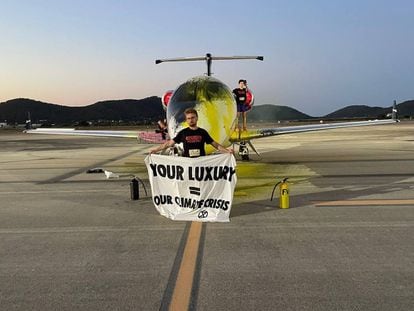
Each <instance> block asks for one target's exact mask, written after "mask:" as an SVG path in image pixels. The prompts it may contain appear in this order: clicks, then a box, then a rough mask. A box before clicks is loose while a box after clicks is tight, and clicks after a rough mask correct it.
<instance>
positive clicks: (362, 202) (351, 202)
mask: <svg viewBox="0 0 414 311" xmlns="http://www.w3.org/2000/svg"><path fill="white" fill-rule="evenodd" d="M314 204H315V206H373V205H380V206H381V205H414V199H394V200H393V199H389V200H378V199H376V200H370V199H367V200H339V201H323V202H322V201H318V202H314Z"/></svg>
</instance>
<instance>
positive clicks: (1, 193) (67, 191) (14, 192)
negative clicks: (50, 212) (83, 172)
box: [0, 189, 126, 195]
mask: <svg viewBox="0 0 414 311" xmlns="http://www.w3.org/2000/svg"><path fill="white" fill-rule="evenodd" d="M125 191H126V190H125V189H118V190H116V189H111V190H110V192H111V193H113V192H125ZM90 192H98V193H99V192H108V190H107V189H106V190H105V189H99V190H53V191H51V190H44V191H1V192H0V195H3V194H45V193H52V194H53V193H90Z"/></svg>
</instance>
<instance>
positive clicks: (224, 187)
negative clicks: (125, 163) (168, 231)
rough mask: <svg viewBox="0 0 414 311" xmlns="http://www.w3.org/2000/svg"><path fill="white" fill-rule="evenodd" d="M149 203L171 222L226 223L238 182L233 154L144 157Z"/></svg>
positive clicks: (151, 155)
mask: <svg viewBox="0 0 414 311" xmlns="http://www.w3.org/2000/svg"><path fill="white" fill-rule="evenodd" d="M145 164H146V165H147V170H148V176H149V180H150V183H151V190H152V201H153V202H154V205H155V208H156V209H157V210H158V212H159V213H160V214H161V215H163V216H165V217H167V218H170V219H173V220H188V221H218V222H228V221H229V216H230V210H231V204H232V202H233V193H234V188H235V186H236V182H237V176H236V159H235V158H234V156H233V155H232V154H218V155H211V156H205V157H199V158H184V157H173V156H163V155H155V154H150V155H148V156H147V157H146V158H145Z"/></svg>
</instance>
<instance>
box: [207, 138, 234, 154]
mask: <svg viewBox="0 0 414 311" xmlns="http://www.w3.org/2000/svg"><path fill="white" fill-rule="evenodd" d="M211 145H212V146H213V147H214V148H216V149H217V150H218V151H220V152H221V153H234V150H233V149H232V148H224V147H223V146H222V145H220V144H219V143H218V142H216V141H213V142H212V143H211Z"/></svg>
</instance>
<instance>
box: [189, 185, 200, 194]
mask: <svg viewBox="0 0 414 311" xmlns="http://www.w3.org/2000/svg"><path fill="white" fill-rule="evenodd" d="M190 193H191V194H195V195H200V188H198V187H190Z"/></svg>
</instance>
